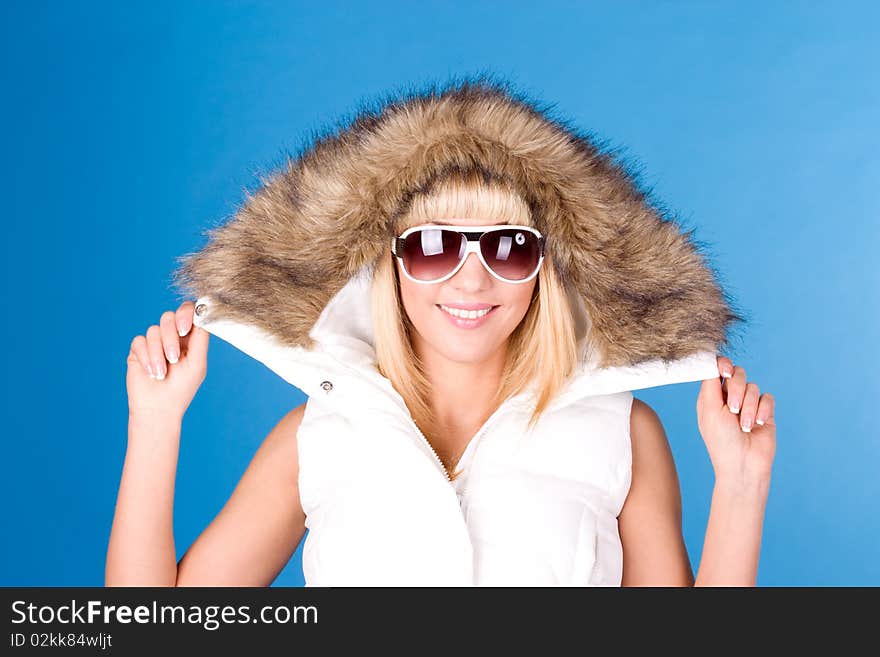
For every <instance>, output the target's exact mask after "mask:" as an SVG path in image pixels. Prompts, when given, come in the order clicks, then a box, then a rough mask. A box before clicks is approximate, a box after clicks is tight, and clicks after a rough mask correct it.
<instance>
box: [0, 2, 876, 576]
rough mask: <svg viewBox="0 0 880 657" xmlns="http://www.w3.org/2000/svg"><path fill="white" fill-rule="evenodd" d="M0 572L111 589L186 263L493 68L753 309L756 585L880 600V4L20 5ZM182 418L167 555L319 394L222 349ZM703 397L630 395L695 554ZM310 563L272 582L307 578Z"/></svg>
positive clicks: (8, 136) (703, 516) (703, 460)
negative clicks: (305, 168) (129, 457)
mask: <svg viewBox="0 0 880 657" xmlns="http://www.w3.org/2000/svg"><path fill="white" fill-rule="evenodd" d="M0 12H2V16H0V30H2V39H0V49H2V58H0V61H2V67H3V73H2V75H3V86H2V94H3V103H2V104H0V113H2V123H0V125H2V126H3V148H2V151H3V154H4V157H3V159H2V165H0V166H2V175H0V180H2V185H3V199H4V205H5V208H4V220H3V227H4V232H5V233H6V235H4V240H3V241H4V244H5V247H4V250H5V258H4V268H5V272H4V273H5V276H4V291H3V295H4V298H3V305H4V308H5V314H6V318H5V321H4V322H3V343H4V344H6V345H7V347H6V355H5V365H6V375H5V376H4V377H3V384H4V393H3V401H4V404H5V411H4V430H3V443H2V444H3V458H2V460H0V468H2V477H0V494H2V500H3V518H2V531H3V537H2V541H0V550H2V559H0V585H7V586H8V585H37V586H52V585H65V586H67V585H102V584H103V573H104V559H105V555H106V546H107V539H108V536H109V531H110V525H111V521H112V517H113V510H114V504H115V498H116V491H117V486H118V484H119V477H120V474H121V469H122V462H123V457H124V453H125V443H126V426H127V401H126V392H125V358H126V355H127V353H128V348H129V344H130V342H131V339H132V338H133V337H134V335H136V334H138V333H143V332H145V331H146V328H147V326H148V325H150V324H154V323H158V320H159V316H160V314H161V312H162V311H164V310H166V309H174V308H176V307H177V305H178V303H179V299H177V298H176V296H175V294H174V292H173V290H172V288H171V286H170V273H171V271H172V269H173V267H174V265H175V258H176V257H177V256H179V255H181V254H183V253H186V252H189V251H191V250H193V249H195V248H198V247H200V246H201V245H202V244H203V242H202V238H201V236H200V233H201V231H202V230H203V229H204V228H206V227H207V226H209V225H211V224H213V223H215V222H217V221H218V220H222V219H224V218H226V217H228V216H229V215H230V214H231V213H232V212H233V211H234V209H235V207H236V205H237V204H238V203H239V202H240V201H241V200H242V198H243V190H244V189H245V188H249V187H252V186H253V185H254V184H255V183H256V175H257V174H258V173H259V172H261V171H264V170H266V169H268V168H271V167H272V166H274V165H275V164H276V163H277V162H279V161H280V159H281V157H282V155H283V153H284V151H285V150H290V151H294V150H296V149H297V148H299V147H300V146H301V145H302V143H304V142H305V141H306V140H307V139H308V138H309V135H310V134H312V132H313V131H318V130H321V129H323V128H325V127H326V126H328V125H329V124H332V123H333V122H334V121H336V120H337V119H338V118H340V117H343V116H347V115H349V114H350V113H351V112H353V111H354V110H356V109H357V106H358V104H359V103H360V102H361V101H365V100H366V101H369V100H371V99H372V98H374V97H376V96H378V95H380V94H384V93H386V92H388V91H393V90H395V89H398V88H401V87H403V86H405V85H410V84H415V85H420V84H422V83H425V82H432V81H441V82H442V81H444V80H446V79H447V78H448V77H449V76H457V75H469V74H474V73H478V72H482V71H488V72H491V73H493V74H495V75H498V76H501V77H504V78H506V79H508V80H510V81H511V82H512V83H514V84H515V85H517V87H518V88H519V89H520V90H521V91H524V92H526V93H528V94H531V95H532V96H533V97H535V98H537V99H538V100H540V101H544V102H552V103H555V104H556V111H558V112H559V113H560V114H561V115H563V116H565V117H566V118H568V119H570V120H571V121H572V123H573V124H574V125H576V126H577V127H578V128H580V129H585V130H590V131H593V132H594V133H595V134H597V135H599V136H601V137H603V138H606V139H608V140H610V142H611V143H612V144H613V145H615V146H616V147H619V148H622V149H623V153H624V155H625V156H627V157H630V158H633V159H635V160H637V161H638V162H640V163H641V165H642V166H643V172H644V173H643V181H644V183H645V184H646V185H647V186H649V187H651V188H652V189H653V193H654V194H655V195H656V196H657V197H658V198H659V199H661V200H663V201H664V202H665V203H666V205H667V206H668V207H669V208H671V209H672V210H674V211H676V212H677V213H678V215H679V216H680V217H681V219H682V220H683V221H685V222H687V223H688V224H690V225H693V226H696V227H697V233H696V237H697V238H698V239H700V240H701V241H703V242H705V243H706V244H707V245H708V248H709V250H710V253H711V257H712V264H713V265H714V266H715V267H717V269H718V271H719V274H720V276H721V280H722V282H723V283H724V285H725V286H726V289H728V290H729V292H730V293H731V295H732V297H733V299H734V300H735V302H736V303H737V304H738V305H739V307H741V308H742V309H744V310H745V312H746V313H747V314H748V316H749V320H750V321H749V324H748V325H747V326H746V327H745V328H744V329H743V331H742V337H741V338H740V339H738V340H737V341H736V342H735V345H734V347H735V349H734V351H733V352H732V353H731V354H730V355H731V356H732V357H733V358H734V362H735V363H736V364H739V365H742V366H744V367H745V368H746V371H747V373H748V376H749V379H750V380H753V381H755V382H757V383H758V384H759V386H760V387H761V389H762V391H769V392H772V393H773V394H774V395H775V397H776V400H777V413H776V420H777V423H778V427H779V428H778V448H777V455H776V462H775V466H774V478H773V482H772V487H771V491H770V498H769V501H768V505H767V515H766V521H765V526H764V535H763V544H762V556H761V562H760V570H759V577H758V584H759V585H868V584H870V585H878V584H880V559H878V556H880V549H878V548H880V546H878V537H880V514H878V513H877V511H876V509H877V506H876V504H877V500H878V499H880V476H878V473H880V468H878V465H880V458H878V457H880V446H878V440H877V439H878V431H877V428H878V422H877V420H876V415H875V409H876V407H877V398H878V393H880V387H878V383H877V381H878V379H877V367H878V358H877V355H876V351H875V349H876V345H877V344H878V343H880V335H878V328H877V326H878V307H880V305H878V294H880V293H878V290H880V277H878V273H877V267H876V259H877V253H878V251H880V239H878V238H880V222H878V209H880V204H878V180H880V160H878V155H877V153H878V149H880V138H878V119H880V85H878V75H877V70H878V64H880V49H878V45H877V44H878V43H880V33H878V28H877V26H878V24H880V22H878V19H880V12H878V10H877V9H876V3H871V2H863V3H853V2H849V3H843V2H835V3H833V5H832V4H831V3H827V4H826V6H819V4H818V3H801V2H789V3H765V2H755V3H746V2H736V3H727V4H723V3H715V2H712V3H709V2H706V3H701V2H677V3H667V2H650V3H649V2H637V3H607V4H599V3H595V4H590V3H581V2H544V3H541V5H540V8H539V6H538V5H537V4H532V3H521V4H512V3H510V2H492V3H490V2H466V3H465V2H460V3H452V2H419V3H392V2H385V3H362V4H360V5H355V4H354V3H332V2H321V3H301V4H296V3H280V2H279V3H274V4H271V3H258V2H248V3H215V2H212V3H201V2H198V3H181V2H175V3H170V2H164V3H160V2H149V3H147V2H144V3H141V4H139V5H134V4H132V3H116V4H111V3H107V4H102V3H89V4H85V3H83V4H80V5H77V4H75V3H72V2H71V3H66V2H64V3H62V2H52V3H37V2H22V3H9V2H5V3H3V8H2V9H0ZM209 362H210V365H209V375H208V377H207V379H206V381H205V383H204V384H203V386H202V388H201V389H200V391H199V392H198V394H197V395H196V398H195V400H194V401H193V403H192V405H191V406H190V409H189V411H188V413H187V416H186V418H185V420H184V426H183V437H182V446H181V451H180V460H179V467H178V479H177V488H176V495H177V497H176V505H175V536H176V545H177V550H178V557H179V556H181V555H182V554H183V552H184V551H185V550H186V548H187V547H188V546H189V545H190V544H191V543H192V542H193V541H194V540H195V539H196V537H197V536H198V535H199V533H200V532H201V531H202V530H203V529H204V527H205V526H206V525H207V524H208V523H209V522H210V521H211V520H212V519H213V517H214V516H215V514H216V513H217V512H219V510H220V509H221V507H222V506H223V504H224V502H225V501H226V500H227V499H228V497H229V495H230V493H231V492H232V490H233V488H234V486H235V484H236V482H237V481H238V479H239V477H240V476H241V475H242V473H243V472H244V469H245V467H246V466H247V464H248V462H249V460H250V458H251V456H252V455H253V453H254V452H255V450H256V449H257V447H258V445H259V444H260V442H261V441H262V439H263V437H264V436H265V435H266V434H267V433H268V431H269V430H270V429H271V428H272V427H273V426H274V425H275V423H276V422H277V421H278V420H279V419H280V418H281V417H282V415H284V414H285V413H286V412H287V411H288V410H290V409H291V408H293V407H294V406H296V405H298V404H300V403H302V401H304V399H303V396H302V393H300V391H298V390H297V389H295V388H293V387H292V386H290V385H289V384H287V383H285V382H284V381H283V380H281V379H280V378H279V377H277V376H276V375H274V374H272V373H271V372H270V371H269V370H267V369H266V368H265V367H264V366H262V365H260V364H259V363H258V362H256V361H254V360H252V359H250V358H248V357H247V356H245V355H243V354H242V353H240V352H238V351H237V350H235V349H234V348H232V347H230V346H229V345H228V344H226V343H224V342H222V341H221V340H219V339H216V338H213V339H212V341H211V348H210V359H209ZM698 389H699V383H697V382H695V383H688V384H681V385H677V386H667V387H665V388H655V389H651V390H645V391H638V392H637V393H636V395H637V396H638V397H640V398H642V399H644V400H645V401H647V402H648V403H649V404H651V405H652V406H653V407H654V408H655V409H656V410H657V412H658V413H659V415H660V417H661V418H662V420H663V422H664V425H665V427H666V430H667V434H668V436H669V439H670V442H671V445H672V449H673V452H674V456H675V459H676V463H677V466H678V472H679V477H680V480H681V487H682V496H683V514H684V518H683V520H684V531H685V538H686V542H687V547H688V551H689V553H690V556H691V561H692V564H693V566H694V569H695V571H696V569H697V567H698V565H699V559H700V553H701V550H702V545H703V538H704V534H705V530H706V522H707V519H708V513H709V507H710V502H711V490H712V484H713V474H712V469H711V464H710V462H709V459H708V455H707V453H706V450H705V446H704V444H703V442H702V439H701V437H700V435H699V432H698V430H697V424H696V414H695V406H694V405H695V401H696V396H697V392H698ZM301 547H302V546H300V550H298V551H297V553H296V554H295V555H294V558H293V559H292V560H291V562H290V563H289V564H288V566H287V568H286V569H285V570H284V571H283V573H282V574H281V575H280V576H279V578H278V579H277V580H276V582H275V584H276V585H301V584H302V570H301Z"/></svg>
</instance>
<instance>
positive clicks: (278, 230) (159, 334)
mask: <svg viewBox="0 0 880 657" xmlns="http://www.w3.org/2000/svg"><path fill="white" fill-rule="evenodd" d="M209 237H210V242H209V244H208V245H207V246H206V247H205V248H204V249H202V250H201V251H200V252H198V253H195V254H190V255H188V256H187V257H186V258H185V259H184V262H183V265H182V267H181V268H180V269H179V270H178V271H177V272H176V281H177V283H178V285H180V286H181V287H182V288H185V289H186V290H187V292H188V293H189V294H188V298H195V299H196V301H195V302H193V301H186V302H184V303H183V304H182V305H181V306H180V308H179V309H178V310H177V312H176V313H174V312H171V311H168V312H166V313H164V314H163V315H162V317H161V319H160V323H159V325H158V326H156V325H154V326H151V327H150V328H149V329H148V330H147V332H146V335H145V336H137V337H135V339H134V340H133V341H132V346H131V351H130V354H129V357H128V366H129V369H128V376H127V385H128V391H129V409H130V424H129V446H128V451H127V454H126V460H125V465H124V468H123V475H122V483H121V486H120V491H119V499H118V502H117V508H116V516H115V518H114V524H113V529H112V532H111V539H110V545H109V549H108V557H107V575H106V580H107V584H108V585H132V584H153V585H162V584H166V585H188V584H196V585H205V584H217V585H236V584H238V585H268V584H270V583H271V582H272V581H274V579H275V577H276V576H277V574H278V573H279V572H280V570H281V569H282V568H283V567H284V565H285V564H286V563H287V561H288V560H289V558H290V556H291V555H292V553H293V552H294V551H295V550H296V548H297V546H298V545H299V542H300V540H301V539H302V537H303V536H304V535H305V530H306V529H307V528H308V529H309V533H308V536H307V538H306V544H305V546H304V552H303V568H304V572H305V577H306V584H307V585H386V584H387V585H443V584H448V585H471V584H478V585H547V584H551V585H683V586H690V585H693V584H697V585H754V584H755V580H756V575H757V564H758V554H759V550H760V538H761V527H762V524H763V517H764V507H765V504H766V498H767V494H768V490H769V482H770V473H771V466H772V461H773V457H774V453H775V424H774V420H773V414H774V402H773V398H772V396H771V395H770V394H768V393H763V394H761V392H760V390H759V388H758V386H757V385H756V384H755V383H753V382H748V381H747V379H746V374H745V371H744V370H743V368H742V367H739V366H735V365H734V363H732V362H731V361H730V359H728V358H725V357H722V356H717V355H716V351H717V350H718V347H719V346H720V345H721V344H722V343H723V342H724V341H725V335H726V331H727V330H728V328H729V326H730V324H731V323H732V322H734V321H737V320H740V319H741V318H740V317H739V315H737V314H736V313H735V312H734V311H733V310H731V308H730V306H729V304H728V303H727V302H726V301H725V300H724V295H723V293H722V292H721V290H720V289H719V287H718V285H717V283H716V282H715V279H714V276H713V273H712V271H711V270H710V269H709V268H708V267H707V266H706V265H705V263H704V261H703V258H702V257H701V256H700V254H699V253H698V252H697V250H696V249H695V248H694V247H693V245H692V244H691V242H690V240H689V235H687V234H683V233H682V232H681V231H680V229H679V227H678V226H677V225H676V224H675V223H674V222H671V221H668V220H666V219H665V218H663V217H662V216H661V215H660V213H659V212H658V210H657V209H656V208H655V207H653V206H652V205H650V204H649V203H648V202H647V201H646V199H645V198H644V196H643V194H642V193H641V192H640V191H638V189H637V186H636V184H635V183H634V181H633V180H632V178H631V176H630V175H628V174H627V173H626V172H625V171H624V170H623V169H622V168H621V167H620V166H619V165H618V164H616V163H615V162H614V161H613V160H612V159H611V158H610V157H609V156H608V155H606V154H603V153H601V152H600V151H599V150H598V149H597V148H596V147H595V146H593V144H592V143H591V142H590V141H589V140H588V139H587V138H585V137H583V136H580V135H578V134H576V133H574V132H573V131H572V130H571V129H569V128H566V127H564V126H563V125H562V124H561V123H559V122H556V121H554V120H552V119H550V118H549V117H548V116H547V114H546V113H545V112H541V111H538V110H537V109H535V107H534V106H533V105H531V104H530V103H528V102H527V101H525V100H523V99H522V98H519V97H516V96H515V95H514V94H512V93H510V91H509V90H508V89H505V88H503V87H502V86H501V85H498V84H496V83H492V82H488V81H485V80H478V81H475V82H473V83H472V82H465V83H463V84H460V85H457V86H450V87H449V88H447V89H444V90H442V91H440V92H437V91H431V92H430V93H421V94H412V95H410V96H409V97H405V98H402V99H400V100H398V101H395V102H390V103H388V104H386V105H385V106H384V107H383V108H381V112H376V113H371V112H369V111H364V112H362V113H361V114H360V115H359V116H358V117H357V119H356V120H355V121H354V122H353V123H352V125H351V126H350V127H348V128H347V129H345V130H341V131H339V132H338V133H337V134H335V135H333V136H331V137H325V138H322V139H319V140H318V141H317V142H316V143H315V144H314V146H313V147H312V148H311V149H309V150H308V151H306V152H305V153H304V154H303V155H301V156H300V157H299V158H298V159H297V160H296V161H292V162H290V165H289V166H288V167H287V168H286V169H285V170H282V171H280V172H278V173H276V174H275V175H274V176H272V177H271V178H270V179H269V180H267V181H265V183H264V185H263V186H262V187H261V188H260V189H259V190H257V191H256V192H255V193H254V194H253V195H250V196H249V198H248V201H247V203H246V204H245V205H244V206H243V207H242V208H241V210H240V211H239V212H238V213H237V215H236V216H235V217H234V218H233V220H232V221H230V222H229V223H228V224H226V225H225V226H222V227H219V228H216V229H214V230H212V231H211V233H210V235H209ZM209 333H213V334H214V335H217V336H219V337H221V338H222V339H224V340H226V341H228V342H230V343H231V344H232V345H234V346H236V347H238V348H239V349H241V350H242V351H244V352H245V353H247V354H249V355H251V356H253V357H254V358H256V359H258V360H260V361H261V362H263V363H264V364H266V365H267V366H268V367H269V368H271V369H272V370H273V371H275V372H276V373H278V374H279V375H280V376H281V377H282V378H284V379H285V380H286V381H288V382H290V383H291V384H293V385H294V386H296V387H297V388H298V389H300V390H302V391H303V392H304V393H305V394H306V396H307V403H306V404H303V405H301V406H299V407H297V408H296V409H294V410H292V411H291V412H290V413H288V414H287V415H286V416H285V417H284V418H282V420H281V421H280V422H279V423H278V425H277V426H276V427H275V428H274V429H273V431H272V432H271V433H270V434H269V435H268V436H267V438H266V440H265V441H264V443H263V445H262V446H261V447H260V449H259V450H258V451H257V453H256V455H255V456H254V459H253V461H252V462H251V464H250V466H249V467H248V469H247V471H246V473H245V474H244V476H243V477H242V480H241V482H240V483H239V485H238V486H237V488H236V489H235V491H234V493H233V495H232V497H231V498H230V500H229V502H228V503H227V504H226V506H225V507H224V508H223V510H222V511H221V512H220V514H219V515H218V517H217V518H216V519H215V520H214V521H213V522H212V523H211V524H210V525H209V526H208V528H207V529H206V530H205V531H204V533H203V534H202V535H201V536H199V538H198V539H197V540H196V542H195V543H194V544H193V545H192V546H191V547H190V549H189V550H188V551H187V552H186V554H185V555H184V556H183V558H182V559H181V560H180V563H179V564H178V563H176V558H175V550H174V542H173V535H172V531H171V526H172V523H171V509H172V502H173V486H174V471H175V467H176V458H177V446H178V441H179V434H180V424H181V420H182V417H183V414H184V412H185V410H186V408H187V407H188V405H189V402H190V401H191V399H192V397H193V395H194V394H195V391H196V389H197V388H198V386H199V385H200V384H201V381H202V380H203V378H204V376H205V372H206V358H207V346H208V335H209ZM151 368H152V371H151ZM151 374H154V375H155V377H153V376H151ZM697 380H700V381H702V387H701V389H700V394H699V397H698V399H697V421H698V426H699V430H700V433H701V435H702V437H703V439H704V441H705V443H706V446H707V448H708V452H709V456H710V459H711V461H712V465H713V467H714V470H715V475H716V481H715V489H714V491H713V497H712V508H711V513H710V517H709V524H708V527H707V531H706V539H705V543H704V548H703V553H702V558H701V563H700V568H699V571H698V573H697V576H696V578H694V576H693V573H692V570H691V566H690V564H689V561H688V556H687V552H686V550H685V545H684V541H683V538H682V533H681V506H680V504H681V503H680V494H679V489H678V481H677V476H676V471H675V467H674V463H673V461H672V458H671V453H670V450H669V446H668V442H667V439H666V436H665V433H664V431H663V426H662V424H661V422H660V420H659V418H658V417H657V415H656V414H655V413H654V411H653V410H652V409H651V408H650V407H649V406H648V405H647V404H645V403H644V402H642V401H640V400H638V399H635V398H634V397H633V395H632V390H635V389H640V388H646V387H651V386H656V385H663V384H671V383H678V382H685V381H697Z"/></svg>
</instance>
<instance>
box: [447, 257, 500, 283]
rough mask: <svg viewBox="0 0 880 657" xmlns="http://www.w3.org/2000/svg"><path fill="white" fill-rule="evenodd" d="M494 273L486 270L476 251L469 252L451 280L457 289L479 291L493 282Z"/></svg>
mask: <svg viewBox="0 0 880 657" xmlns="http://www.w3.org/2000/svg"><path fill="white" fill-rule="evenodd" d="M491 279H492V275H491V274H490V273H489V272H488V271H486V268H485V267H484V266H483V263H482V262H481V261H480V258H479V256H478V255H477V254H476V253H469V254H468V256H467V258H465V261H464V264H463V265H462V266H461V269H459V270H458V271H457V272H455V276H453V277H452V278H451V279H450V280H449V282H450V284H452V286H453V287H455V288H456V289H460V290H463V291H467V292H470V291H478V290H482V289H484V288H487V287H489V286H490V285H491V284H492V280H491Z"/></svg>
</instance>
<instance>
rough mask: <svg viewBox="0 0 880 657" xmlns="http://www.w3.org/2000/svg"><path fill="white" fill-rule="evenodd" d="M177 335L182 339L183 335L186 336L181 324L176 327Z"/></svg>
mask: <svg viewBox="0 0 880 657" xmlns="http://www.w3.org/2000/svg"><path fill="white" fill-rule="evenodd" d="M177 334H178V335H179V336H180V337H183V336H184V335H186V329H185V328H183V325H182V324H178V325H177Z"/></svg>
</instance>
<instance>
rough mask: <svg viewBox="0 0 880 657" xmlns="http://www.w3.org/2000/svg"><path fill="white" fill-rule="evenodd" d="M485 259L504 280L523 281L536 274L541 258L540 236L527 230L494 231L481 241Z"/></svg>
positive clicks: (484, 236)
mask: <svg viewBox="0 0 880 657" xmlns="http://www.w3.org/2000/svg"><path fill="white" fill-rule="evenodd" d="M480 246H481V249H482V252H483V257H484V258H485V259H486V264H488V265H489V266H490V267H491V268H492V270H493V271H494V272H495V273H496V274H498V275H499V276H501V277H503V278H507V279H509V280H512V281H521V280H523V279H524V278H528V277H529V276H530V275H531V274H532V273H534V271H535V268H536V267H537V266H538V261H539V260H540V257H541V248H540V244H539V243H538V236H537V235H535V234H534V233H531V232H529V231H527V230H519V229H517V228H511V229H509V230H506V229H505V230H493V231H490V232H488V233H486V234H485V235H483V237H482V238H481V239H480Z"/></svg>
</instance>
